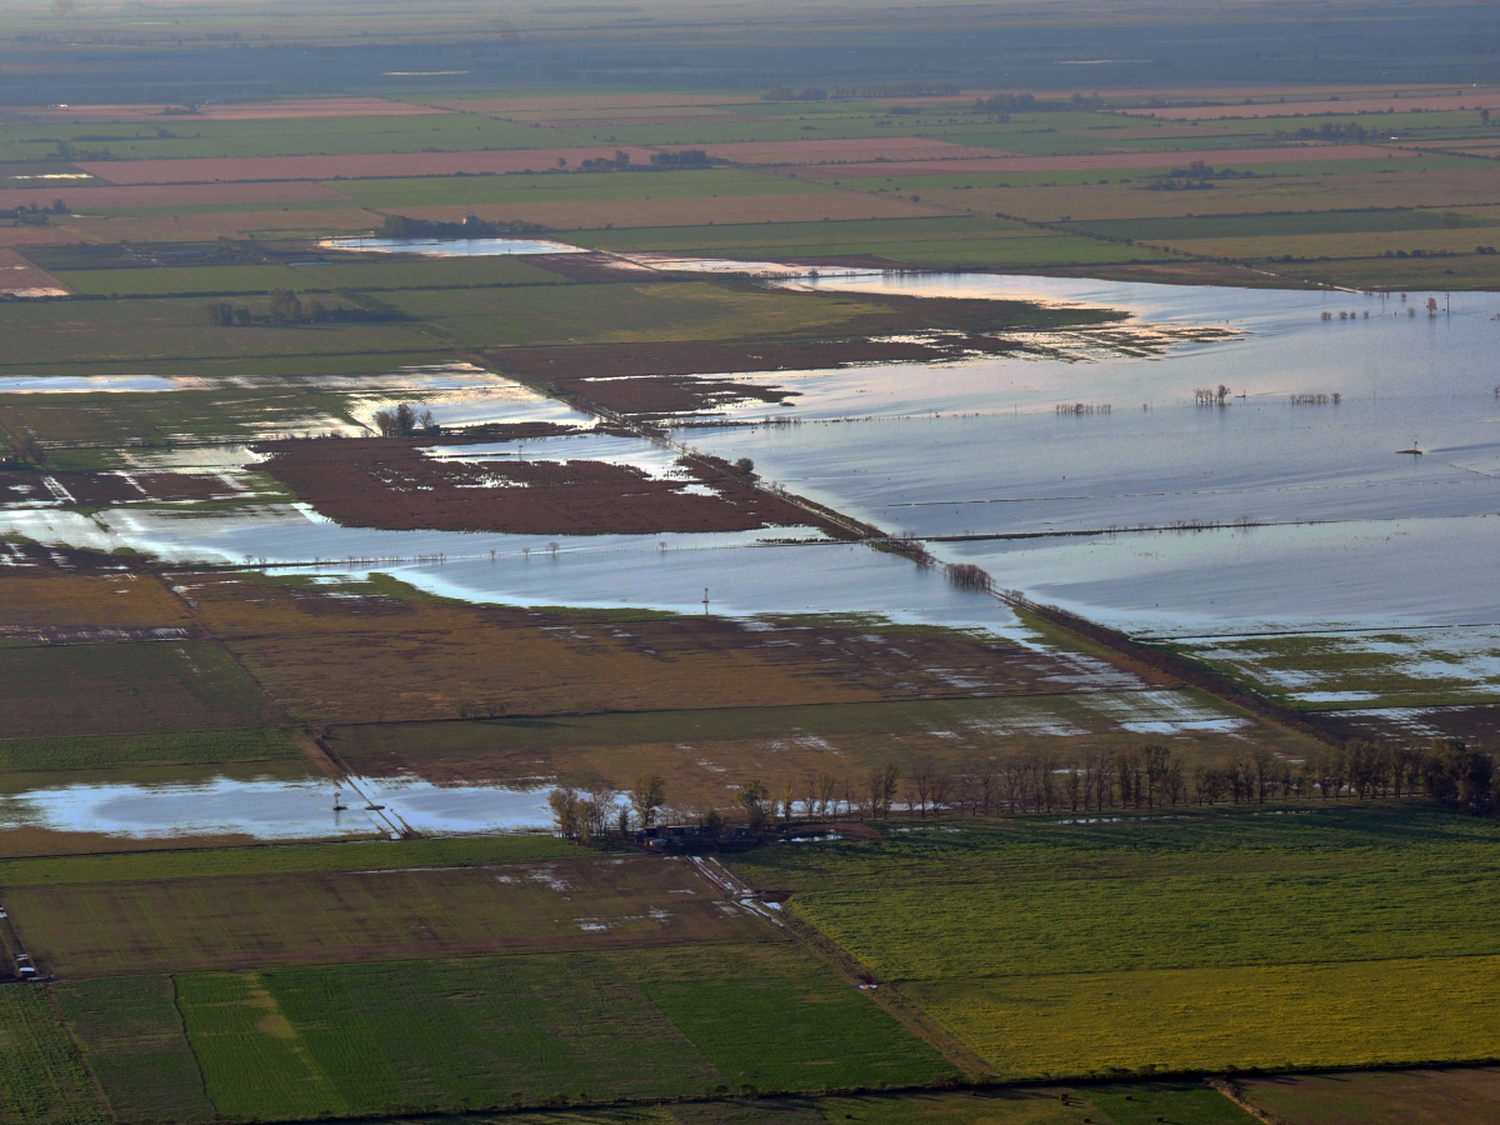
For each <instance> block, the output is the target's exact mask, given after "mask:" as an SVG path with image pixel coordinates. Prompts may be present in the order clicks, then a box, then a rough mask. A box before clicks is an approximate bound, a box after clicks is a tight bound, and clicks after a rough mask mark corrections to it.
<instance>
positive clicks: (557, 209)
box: [401, 191, 933, 230]
mask: <svg viewBox="0 0 1500 1125" xmlns="http://www.w3.org/2000/svg"><path fill="white" fill-rule="evenodd" d="M467 209H468V210H469V211H472V212H473V213H474V214H476V215H478V216H479V217H480V218H481V219H486V220H488V221H491V222H506V221H510V220H515V219H519V220H521V221H523V222H528V223H540V224H541V225H542V226H544V227H550V228H552V229H554V230H582V229H586V228H591V227H592V228H596V229H597V228H600V227H675V226H713V225H715V224H734V223H806V222H814V223H815V222H820V221H821V220H823V219H829V220H832V221H834V222H837V221H839V220H841V219H918V218H927V217H930V216H931V215H932V214H933V209H932V208H931V207H923V206H921V205H920V204H916V203H912V202H911V201H910V200H908V199H906V198H905V197H898V196H893V195H892V196H885V195H871V194H869V193H865V192H840V191H829V192H818V193H814V194H796V195H791V194H788V195H721V196H717V197H710V196H699V197H698V198H696V199H617V200H613V199H612V200H598V201H591V202H587V203H479V204H475V205H474V206H472V207H469V208H467ZM401 213H402V214H404V215H410V216H411V217H413V218H418V219H439V220H442V219H447V220H451V219H452V217H453V213H454V208H452V207H403V208H401Z"/></svg>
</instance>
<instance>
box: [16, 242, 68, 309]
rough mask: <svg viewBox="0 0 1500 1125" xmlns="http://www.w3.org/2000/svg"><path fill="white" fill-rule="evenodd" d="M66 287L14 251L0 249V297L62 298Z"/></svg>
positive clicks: (66, 289) (66, 290)
mask: <svg viewBox="0 0 1500 1125" xmlns="http://www.w3.org/2000/svg"><path fill="white" fill-rule="evenodd" d="M67 292H69V290H68V287H67V286H66V285H64V284H63V283H62V282H61V281H58V280H57V278H55V277H53V276H52V275H51V274H50V273H48V272H47V271H46V270H44V269H42V268H41V267H40V266H35V265H32V263H30V262H28V261H27V260H26V259H25V258H23V257H21V255H20V254H17V253H16V252H15V251H14V250H9V249H4V248H0V296H7V295H10V296H36V297H40V296H49V297H57V296H62V295H64V294H66V293H67Z"/></svg>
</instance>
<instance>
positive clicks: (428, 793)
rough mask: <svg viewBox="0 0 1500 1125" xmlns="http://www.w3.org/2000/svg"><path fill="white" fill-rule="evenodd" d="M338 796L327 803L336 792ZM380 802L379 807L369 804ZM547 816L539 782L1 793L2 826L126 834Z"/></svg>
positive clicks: (305, 830)
mask: <svg viewBox="0 0 1500 1125" xmlns="http://www.w3.org/2000/svg"><path fill="white" fill-rule="evenodd" d="M336 794H337V796H338V801H337V804H338V805H340V806H342V807H340V808H335V795H336ZM372 806H383V807H372ZM550 823H551V811H550V810H549V808H548V806H547V791H546V789H545V788H536V789H511V788H506V787H504V786H497V785H469V786H464V787H463V788H443V787H439V786H436V785H433V784H431V783H430V782H426V781H422V780H420V779H390V780H372V779H368V778H353V779H351V780H350V781H348V782H346V783H344V784H343V785H342V786H339V785H337V784H335V783H334V782H331V781H327V780H305V781H287V780H280V779H273V778H260V779H254V780H248V781H247V780H234V779H230V778H224V777H219V778H214V779H212V780H209V781H205V782H202V783H196V784H172V785H135V784H128V783H115V784H84V785H63V786H56V787H52V788H43V789H32V790H28V791H24V792H21V793H17V794H10V795H0V831H4V830H5V829H9V828H20V827H31V828H44V829H49V830H52V831H56V832H88V833H99V834H103V835H107V836H117V837H124V838H127V839H133V840H153V839H155V840H159V839H172V838H176V837H193V836H244V837H249V838H252V839H255V840H322V839H346V838H358V837H370V836H397V835H399V834H400V833H401V831H403V830H405V829H411V830H413V831H415V832H418V833H420V834H421V835H423V836H442V835H472V834H477V833H495V832H533V831H538V830H542V829H545V828H546V827H547V826H548V825H549V824H550Z"/></svg>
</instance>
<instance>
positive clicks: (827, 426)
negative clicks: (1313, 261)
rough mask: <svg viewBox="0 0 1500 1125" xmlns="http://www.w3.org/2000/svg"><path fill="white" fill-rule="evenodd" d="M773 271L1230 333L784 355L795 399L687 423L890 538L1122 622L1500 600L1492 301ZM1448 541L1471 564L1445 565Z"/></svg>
mask: <svg viewBox="0 0 1500 1125" xmlns="http://www.w3.org/2000/svg"><path fill="white" fill-rule="evenodd" d="M776 284H779V285H784V286H788V287H796V288H802V289H818V290H836V291H839V292H881V293H890V292H896V293H903V294H921V295H926V296H933V297H936V296H967V297H973V296H992V297H995V298H1021V297H1027V298H1034V299H1039V300H1045V301H1053V302H1078V303H1083V304H1090V305H1094V304H1103V305H1109V306H1111V307H1119V308H1125V309H1129V310H1130V311H1131V312H1133V313H1134V314H1135V315H1136V316H1138V317H1139V318H1141V319H1142V320H1143V321H1144V322H1146V323H1148V324H1149V325H1151V326H1153V327H1154V328H1164V329H1170V328H1172V327H1173V326H1176V327H1183V328H1187V327H1196V326H1218V327H1219V328H1225V329H1229V330H1231V331H1232V332H1233V333H1234V334H1235V336H1236V337H1238V338H1234V339H1225V340H1221V341H1216V342H1209V343H1202V342H1191V341H1178V342H1174V343H1170V344H1169V345H1168V346H1167V347H1166V348H1165V349H1164V350H1163V351H1162V352H1161V354H1159V355H1147V356H1139V357H1132V356H1124V355H1119V354H1112V353H1111V352H1109V351H1107V350H1105V349H1097V350H1095V351H1094V352H1093V353H1092V354H1088V353H1087V351H1086V349H1080V351H1079V352H1078V353H1077V354H1071V355H1068V356H1067V357H1065V358H1050V359H1049V358H1045V357H1044V358H1036V357H1026V358H1018V357H999V358H997V357H983V358H976V359H973V360H960V361H958V362H953V363H947V364H933V365H924V366H915V365H891V366H872V367H863V368H849V369H845V370H838V371H821V372H795V373H789V372H775V373H769V374H766V375H763V376H759V377H758V378H763V379H766V380H769V381H774V382H777V383H779V385H782V386H786V387H788V388H790V389H792V390H794V391H795V392H796V394H797V397H796V399H794V400H793V404H791V405H788V406H782V407H778V408H776V409H775V410H774V412H772V411H746V412H744V414H745V416H744V417H743V418H742V419H739V420H738V421H741V422H742V423H743V424H739V425H724V426H722V427H720V428H717V429H715V428H713V427H712V425H711V424H709V423H708V420H706V419H705V420H702V421H700V422H698V423H697V424H695V425H693V426H692V427H691V428H684V429H683V430H682V431H680V432H681V434H682V436H683V437H684V438H685V439H686V440H688V441H690V442H691V443H692V444H693V445H694V446H695V447H697V448H700V449H703V450H705V451H707V452H711V453H714V454H716V455H719V456H723V457H736V456H750V457H753V458H754V460H755V462H756V465H757V466H758V467H759V468H760V470H761V471H762V472H763V473H764V474H765V475H766V477H767V478H769V479H772V480H776V481H778V482H780V483H781V484H783V485H784V486H786V487H787V488H789V489H791V490H793V491H795V492H799V493H801V494H803V495H807V496H809V497H811V498H813V499H816V500H818V501H820V502H822V503H826V504H828V505H830V506H832V507H836V508H838V509H839V510H842V511H845V512H848V513H849V514H851V515H854V516H856V517H857V518H860V519H864V520H868V521H869V522H872V523H875V524H877V525H878V526H881V527H882V528H885V529H887V530H889V531H892V532H896V533H908V534H913V535H916V536H918V537H921V538H924V539H929V540H958V542H938V543H936V544H934V550H935V551H936V552H937V553H939V554H940V555H941V556H942V557H944V558H949V559H952V560H958V561H965V562H974V563H977V564H979V565H982V566H984V567H985V568H986V569H988V570H989V571H990V572H991V574H992V575H993V577H994V578H995V581H996V583H997V584H998V585H1000V586H1002V587H1007V588H1017V589H1021V590H1024V591H1026V592H1027V593H1028V594H1030V595H1032V596H1034V597H1037V598H1040V599H1042V600H1047V601H1055V602H1058V603H1061V604H1065V605H1067V606H1069V607H1070V608H1073V609H1074V610H1076V611H1078V612H1081V613H1084V614H1085V615H1092V616H1098V617H1102V618H1106V619H1108V620H1110V621H1111V622H1112V623H1114V624H1117V625H1121V626H1124V627H1126V628H1128V629H1132V630H1141V631H1146V632H1182V631H1197V632H1201V631H1204V623H1205V622H1207V621H1212V622H1214V623H1215V626H1214V627H1220V626H1224V627H1231V628H1233V629H1234V630H1235V631H1238V630H1239V629H1240V628H1244V629H1246V630H1247V631H1249V630H1261V629H1268V628H1269V629H1293V630H1296V629H1301V628H1304V627H1308V626H1311V625H1314V624H1328V623H1337V622H1344V623H1348V624H1350V625H1354V626H1362V625H1370V624H1373V623H1378V622H1381V621H1386V622H1414V623H1421V622H1430V623H1440V622H1470V621H1491V620H1495V619H1497V615H1500V607H1497V606H1496V605H1495V604H1494V599H1492V598H1489V597H1488V596H1487V595H1485V594H1484V592H1483V591H1484V589H1485V588H1486V583H1485V582H1484V581H1483V579H1482V578H1479V577H1478V576H1480V575H1488V574H1489V572H1490V570H1492V569H1493V563H1492V561H1491V559H1492V554H1493V552H1492V551H1491V550H1490V548H1489V544H1490V543H1492V542H1493V535H1492V533H1491V525H1489V524H1487V523H1486V522H1485V519H1484V517H1486V516H1488V515H1491V514H1494V513H1497V512H1500V476H1497V472H1500V435H1497V432H1496V425H1497V423H1500V400H1497V398H1496V390H1495V385H1494V384H1495V377H1494V373H1493V371H1492V369H1491V364H1490V362H1489V357H1490V356H1491V355H1492V354H1493V348H1494V345H1495V342H1496V340H1497V339H1500V324H1497V323H1496V321H1495V319H1494V309H1493V308H1492V307H1491V305H1492V304H1493V303H1494V301H1493V298H1491V297H1490V296H1488V295H1484V294H1462V295H1455V296H1454V297H1453V298H1452V302H1451V308H1452V311H1451V313H1450V312H1449V311H1448V308H1449V300H1448V298H1447V296H1446V295H1445V294H1437V295H1429V294H1426V293H1422V294H1416V293H1413V294H1407V295H1406V298H1407V299H1406V300H1405V301H1401V300H1400V299H1399V297H1398V296H1397V295H1392V296H1389V297H1386V298H1382V297H1380V296H1369V295H1362V294H1355V293H1330V292H1284V291H1265V290H1234V289H1215V288H1178V287H1168V286H1156V285H1144V284H1121V283H1104V282H1093V281H1082V280H1078V281H1074V280H1054V279H1038V278H1011V277H993V276H966V275H958V276H951V277H937V276H926V277H923V276H918V275H911V274H887V275H882V276H878V277H876V276H870V275H865V276H859V277H853V278H817V279H802V280H798V281H783V282H777V283H776ZM1429 298H1431V299H1432V300H1433V301H1434V302H1435V303H1436V305H1437V311H1436V314H1435V315H1429V309H1428V307H1427V302H1428V300H1429ZM1408 310H1411V312H1409V311H1408ZM1325 313H1330V314H1331V315H1330V318H1329V319H1324V314H1325ZM1367 314H1368V316H1367ZM1413 314H1414V315H1413ZM1341 316H1342V319H1340V317H1341ZM1125 327H1127V328H1128V327H1129V323H1127V325H1126V326H1125ZM1086 335H1087V334H1079V338H1080V339H1082V338H1083V337H1085V336H1086ZM1220 384H1223V385H1224V386H1225V388H1226V393H1225V394H1224V396H1223V398H1222V399H1220V397H1219V395H1218V388H1219V386H1220ZM1199 389H1202V390H1204V391H1205V392H1209V393H1208V394H1207V395H1206V396H1198V395H1195V391H1196V390H1199ZM1294 396H1302V397H1301V398H1299V399H1296V400H1294ZM1200 397H1207V399H1208V401H1207V402H1200V401H1199V400H1200ZM757 414H759V415H761V416H762V417H761V418H759V419H757V417H756V415H757ZM1412 449H1417V450H1420V451H1421V452H1420V453H1419V454H1418V453H1412V452H1403V451H1407V450H1412ZM1267 525H1271V526H1267ZM1275 525H1282V526H1275ZM1136 529H1141V530H1136ZM1185 529H1186V530H1185ZM1063 535H1066V536H1067V537H1066V538H1064V537H1062V536H1063ZM1010 537H1015V538H1010ZM1022 537H1025V538H1022ZM1433 551H1436V552H1447V555H1446V557H1449V558H1458V559H1461V560H1462V561H1463V565H1459V566H1455V567H1454V568H1453V569H1452V570H1451V571H1449V572H1448V573H1450V574H1452V575H1453V577H1452V578H1445V577H1444V576H1443V575H1439V574H1432V573H1430V567H1429V566H1427V565H1425V564H1424V562H1423V559H1424V558H1426V559H1430V558H1431V557H1433V556H1432V555H1431V554H1430V553H1429V552H1433ZM1455 553H1456V554H1455ZM1351 564H1354V565H1351ZM1460 575H1462V578H1460V577H1459V576H1460Z"/></svg>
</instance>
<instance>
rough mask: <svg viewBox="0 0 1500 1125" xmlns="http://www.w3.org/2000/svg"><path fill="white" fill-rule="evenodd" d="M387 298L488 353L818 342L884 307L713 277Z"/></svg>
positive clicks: (398, 294) (407, 294)
mask: <svg viewBox="0 0 1500 1125" xmlns="http://www.w3.org/2000/svg"><path fill="white" fill-rule="evenodd" d="M382 296H383V299H384V300H386V301H388V302H390V303H391V304H393V305H396V306H397V307H399V308H400V309H402V310H403V311H404V312H406V313H408V314H409V315H411V316H414V317H419V318H421V319H422V320H424V321H426V322H427V323H429V324H431V325H432V326H433V327H434V329H435V330H437V331H439V332H442V333H444V334H446V335H447V336H449V337H450V338H452V339H454V340H456V341H458V342H461V343H462V344H465V345H467V346H469V347H491V348H499V347H512V346H538V345H549V344H588V343H612V342H619V341H626V340H705V339H707V340H723V339H753V338H756V337H758V336H759V337H763V336H768V335H771V336H792V337H797V336H813V335H817V334H819V333H824V334H834V333H836V329H837V328H838V326H840V325H842V324H845V323H847V322H848V321H850V320H852V319H854V318H855V317H858V316H864V315H869V314H872V313H876V312H881V311H883V306H881V305H878V304H876V303H874V302H872V301H867V300H864V299H862V298H858V297H842V296H833V297H826V296H821V295H820V296H816V297H812V298H809V297H807V296H806V295H803V294H790V293H781V292H772V291H768V290H764V289H758V288H753V287H750V286H746V285H735V284H727V283H723V282H708V281H687V282H658V283H653V284H644V285H642V284H634V285H622V284H613V285H570V286H563V287H558V288H555V289H554V288H543V287H532V288H516V289H493V290H465V291H440V290H420V291H407V292H393V293H386V294H383V295H382ZM225 331H229V330H228V329H226V330H225Z"/></svg>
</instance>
